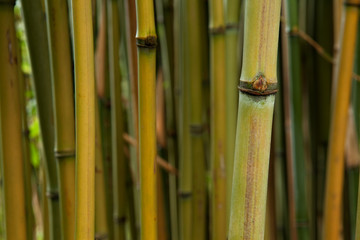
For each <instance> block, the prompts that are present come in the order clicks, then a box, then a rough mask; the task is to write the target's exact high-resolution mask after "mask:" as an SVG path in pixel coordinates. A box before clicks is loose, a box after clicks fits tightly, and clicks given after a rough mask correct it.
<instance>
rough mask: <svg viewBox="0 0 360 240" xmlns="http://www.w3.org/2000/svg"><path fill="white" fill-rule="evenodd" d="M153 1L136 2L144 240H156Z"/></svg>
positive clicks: (142, 226) (142, 232)
mask: <svg viewBox="0 0 360 240" xmlns="http://www.w3.org/2000/svg"><path fill="white" fill-rule="evenodd" d="M154 19H155V15H154V5H153V2H152V1H151V0H136V20H137V33H136V45H137V49H138V50H137V52H138V55H137V56H138V83H139V91H138V96H139V99H138V103H139V106H138V109H139V126H138V127H139V160H140V192H141V203H140V208H141V239H142V240H145V239H148V240H155V239H157V199H156V198H157V194H156V189H157V187H156V186H157V185H156V175H157V171H156V161H155V158H156V133H155V110H156V104H155V88H156V87H155V84H156V72H155V71H156V41H157V37H156V30H155V20H154Z"/></svg>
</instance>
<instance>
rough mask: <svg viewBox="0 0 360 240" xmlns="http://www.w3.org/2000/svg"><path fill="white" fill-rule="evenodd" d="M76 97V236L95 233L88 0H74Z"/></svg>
mask: <svg viewBox="0 0 360 240" xmlns="http://www.w3.org/2000/svg"><path fill="white" fill-rule="evenodd" d="M72 7H73V16H72V18H73V29H74V50H75V52H74V56H75V101H76V108H75V109H76V184H75V190H76V201H75V204H76V212H75V214H76V218H75V239H76V240H86V239H94V235H95V233H94V232H95V230H94V226H95V221H94V218H95V216H94V215H95V214H94V209H95V204H94V199H95V193H94V191H95V80H94V78H95V76H94V74H95V73H94V54H93V45H94V43H93V24H92V10H91V2H90V1H86V0H73V1H72Z"/></svg>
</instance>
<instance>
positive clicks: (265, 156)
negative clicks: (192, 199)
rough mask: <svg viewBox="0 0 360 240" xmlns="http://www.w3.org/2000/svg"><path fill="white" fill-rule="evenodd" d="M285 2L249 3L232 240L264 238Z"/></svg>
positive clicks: (241, 90)
mask: <svg viewBox="0 0 360 240" xmlns="http://www.w3.org/2000/svg"><path fill="white" fill-rule="evenodd" d="M280 6H281V1H280V0H277V1H266V0H257V1H249V0H247V1H246V3H245V35H244V36H245V37H244V48H243V49H244V51H243V68H242V73H241V78H240V94H239V110H238V122H237V133H236V145H235V146H236V152H235V162H234V178H233V179H234V180H233V191H232V199H231V216H230V228H229V236H228V239H229V240H233V239H263V238H264V231H265V211H266V193H267V181H268V166H269V155H270V140H271V128H272V118H273V109H274V101H275V96H274V94H273V93H274V92H276V84H277V78H276V71H277V68H276V65H277V60H276V59H277V48H278V36H279V35H278V31H279V22H280ZM259 10H261V11H259Z"/></svg>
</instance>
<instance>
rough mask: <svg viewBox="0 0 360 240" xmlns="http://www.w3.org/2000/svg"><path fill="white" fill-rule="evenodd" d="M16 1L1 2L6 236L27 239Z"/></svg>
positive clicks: (0, 140) (0, 90)
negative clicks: (15, 15) (15, 13)
mask: <svg viewBox="0 0 360 240" xmlns="http://www.w3.org/2000/svg"><path fill="white" fill-rule="evenodd" d="M14 4H15V1H10V0H8V1H1V2H0V22H1V26H0V36H2V37H1V38H0V124H1V125H0V127H1V138H0V143H1V156H0V157H1V164H2V174H1V175H2V176H3V178H2V179H3V199H4V206H5V239H9V238H12V239H19V240H22V239H26V224H27V223H26V211H25V186H24V165H23V157H24V153H23V151H22V135H21V134H22V131H21V130H22V129H21V103H20V89H19V88H20V85H19V84H20V82H19V77H20V76H19V65H18V61H17V59H19V56H18V52H17V50H18V49H17V40H16V35H15V25H14V22H15V18H14Z"/></svg>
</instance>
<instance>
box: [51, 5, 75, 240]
mask: <svg viewBox="0 0 360 240" xmlns="http://www.w3.org/2000/svg"><path fill="white" fill-rule="evenodd" d="M46 11H47V14H48V16H49V17H48V34H49V43H50V44H49V45H50V62H51V74H52V81H53V96H54V120H55V121H54V122H55V158H56V160H57V167H58V177H59V183H60V206H61V228H62V238H63V239H66V240H71V239H74V236H75V235H74V232H75V117H74V97H73V77H72V66H71V50H70V33H69V21H68V12H67V11H68V8H67V1H62V0H47V1H46Z"/></svg>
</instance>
